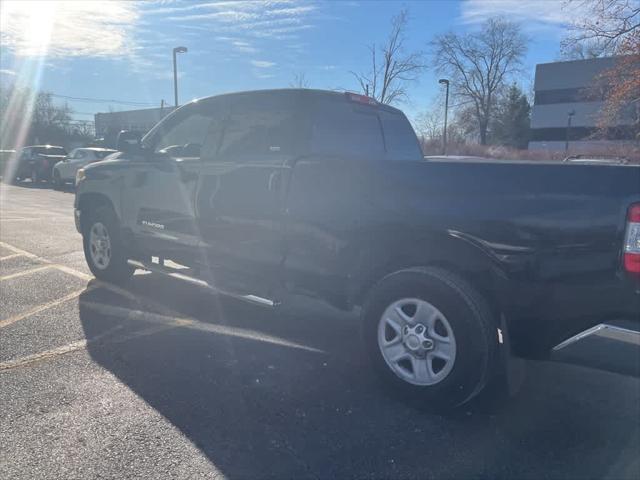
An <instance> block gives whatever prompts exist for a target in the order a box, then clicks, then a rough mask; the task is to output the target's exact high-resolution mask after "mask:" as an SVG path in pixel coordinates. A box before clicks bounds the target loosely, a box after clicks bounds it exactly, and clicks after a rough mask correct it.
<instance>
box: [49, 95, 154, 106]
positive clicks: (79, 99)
mask: <svg viewBox="0 0 640 480" xmlns="http://www.w3.org/2000/svg"><path fill="white" fill-rule="evenodd" d="M50 95H51V96H52V97H56V98H64V99H66V100H73V101H75V102H90V103H117V104H119V105H130V106H136V107H149V106H156V105H157V104H155V103H148V102H132V101H129V100H114V99H107V98H88V97H70V96H68V95H59V94H57V93H51V94H50Z"/></svg>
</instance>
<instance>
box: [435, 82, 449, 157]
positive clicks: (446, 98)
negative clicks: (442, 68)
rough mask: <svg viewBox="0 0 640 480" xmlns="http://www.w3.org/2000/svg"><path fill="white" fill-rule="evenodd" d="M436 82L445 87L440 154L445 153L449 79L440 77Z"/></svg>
mask: <svg viewBox="0 0 640 480" xmlns="http://www.w3.org/2000/svg"><path fill="white" fill-rule="evenodd" d="M438 83H439V84H441V85H445V86H446V87H447V90H446V93H445V97H444V129H443V132H442V154H443V155H446V154H447V114H448V113H449V80H447V79H446V78H441V79H440V80H438Z"/></svg>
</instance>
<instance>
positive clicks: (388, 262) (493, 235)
mask: <svg viewBox="0 0 640 480" xmlns="http://www.w3.org/2000/svg"><path fill="white" fill-rule="evenodd" d="M75 215H76V225H77V228H78V231H79V232H81V233H82V235H83V239H84V249H85V255H86V259H87V262H88V264H89V266H90V268H91V270H92V272H93V273H94V274H95V275H96V277H98V278H101V279H105V280H108V281H113V282H122V281H125V280H126V279H127V278H129V277H130V276H131V275H132V273H133V271H134V269H135V268H145V269H149V270H162V271H165V272H171V271H172V270H171V268H169V267H168V266H166V265H165V264H168V263H171V264H173V263H178V264H180V265H181V266H183V267H188V270H185V269H184V268H183V269H181V270H179V272H180V277H182V278H188V279H192V280H194V281H196V282H199V283H206V284H207V285H210V286H212V287H214V288H216V289H218V290H220V291H222V292H225V293H228V294H231V295H233V296H236V297H238V298H242V299H244V300H248V301H252V302H255V303H258V304H261V305H264V306H266V307H272V308H273V307H276V306H277V305H278V304H279V303H280V302H284V301H286V299H287V298H288V297H289V298H291V297H290V295H291V294H303V295H309V296H313V297H316V298H320V299H323V300H326V301H327V302H329V303H331V304H333V305H334V306H337V307H339V308H342V309H346V310H350V309H353V308H360V311H361V317H362V322H363V329H362V330H363V338H364V341H365V343H366V347H367V349H368V351H369V352H370V354H371V358H372V363H373V365H374V367H375V368H376V369H377V371H378V372H379V373H380V375H381V377H382V378H383V379H384V380H385V381H386V382H387V383H388V384H389V385H390V386H391V387H392V388H393V389H394V390H395V391H398V392H402V393H404V394H407V395H410V396H413V397H418V398H420V399H424V401H426V402H430V403H431V404H433V405H436V406H438V407H447V406H456V405H460V404H462V403H464V402H466V401H468V400H470V399H471V398H472V397H474V396H475V395H477V394H478V393H479V392H480V391H481V390H483V388H484V387H485V386H486V385H487V383H488V382H490V381H492V380H493V379H494V378H496V377H497V376H499V374H500V372H503V370H504V369H503V366H504V359H505V358H508V355H510V354H511V352H513V353H515V354H519V355H540V354H541V353H544V352H548V351H549V350H550V349H551V348H552V347H553V346H554V345H556V344H558V343H559V342H561V341H563V340H565V339H567V338H568V337H570V336H572V335H574V334H576V333H578V332H580V331H582V330H584V329H587V328H589V327H592V326H594V325H596V324H599V323H601V322H604V321H607V320H610V319H617V318H626V319H637V318H638V316H639V301H638V299H639V298H640V295H639V291H640V288H639V287H640V167H638V166H632V165H624V166H622V165H608V164H580V163H579V162H573V163H564V164H561V163H556V164H552V163H539V162H497V161H495V162H493V161H489V160H468V161H464V160H458V161H451V160H447V159H446V158H444V159H429V160H427V159H425V158H424V157H423V156H422V153H421V151H420V147H419V144H418V141H417V139H416V135H415V133H414V132H413V130H412V128H411V126H410V124H409V122H408V121H407V119H406V117H405V116H404V114H403V113H402V112H401V111H399V110H397V109H395V108H392V107H389V106H386V105H381V104H378V103H377V102H375V101H374V100H372V99H370V98H368V97H364V96H361V95H356V94H350V93H336V92H325V91H316V90H296V89H291V90H273V91H258V92H245V93H235V94H228V95H222V96H216V97H211V98H206V99H203V100H198V101H194V102H192V103H189V104H188V105H185V106H183V107H181V108H179V109H178V110H176V111H175V112H173V113H172V114H171V115H169V116H168V117H167V118H165V119H164V120H163V121H162V122H160V123H159V124H158V125H157V126H156V127H155V128H154V129H153V130H151V131H150V132H149V133H148V134H147V135H146V136H145V137H144V139H143V140H142V142H141V144H139V145H135V146H131V148H129V149H128V151H125V152H122V153H120V154H119V155H115V156H112V158H111V159H108V160H105V161H102V162H98V163H95V164H92V165H90V166H88V167H86V168H85V169H83V170H80V171H79V173H78V177H77V193H76V200H75ZM152 259H153V261H152ZM167 260H171V261H172V262H167ZM185 272H187V274H186V275H185ZM507 350H508V351H507Z"/></svg>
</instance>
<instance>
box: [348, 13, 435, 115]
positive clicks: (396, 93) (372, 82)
mask: <svg viewBox="0 0 640 480" xmlns="http://www.w3.org/2000/svg"><path fill="white" fill-rule="evenodd" d="M408 21H409V16H408V13H407V11H406V10H402V11H401V12H400V13H399V14H398V15H396V16H395V17H393V18H392V19H391V32H390V33H389V37H388V38H387V41H386V43H385V44H384V45H382V47H376V45H375V44H373V45H371V46H370V47H369V52H370V53H371V67H370V69H369V71H368V72H367V73H355V72H351V73H352V74H353V75H354V76H355V77H356V80H358V83H359V84H360V88H361V89H362V91H363V92H364V93H366V94H368V95H369V96H370V97H373V98H375V99H376V100H377V101H379V102H380V103H387V104H391V103H397V102H400V101H402V100H403V99H405V98H406V97H407V90H406V88H407V83H409V82H412V81H415V80H417V78H418V75H419V74H420V72H421V71H422V69H423V68H424V62H423V54H422V52H419V51H418V52H409V53H407V52H406V51H405V45H404V44H405V30H406V27H407V23H408Z"/></svg>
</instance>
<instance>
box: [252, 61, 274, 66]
mask: <svg viewBox="0 0 640 480" xmlns="http://www.w3.org/2000/svg"><path fill="white" fill-rule="evenodd" d="M251 65H253V66H254V67H256V68H271V67H275V66H276V64H275V63H274V62H268V61H266V60H251Z"/></svg>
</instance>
